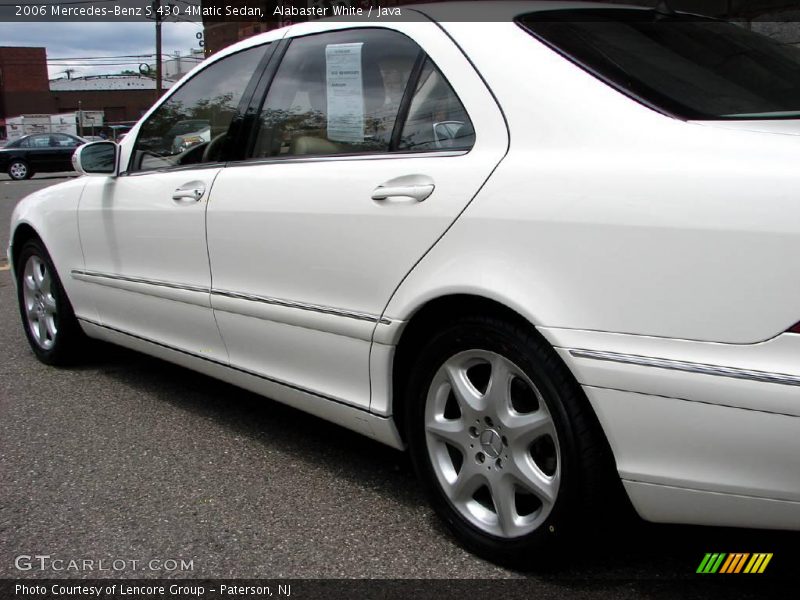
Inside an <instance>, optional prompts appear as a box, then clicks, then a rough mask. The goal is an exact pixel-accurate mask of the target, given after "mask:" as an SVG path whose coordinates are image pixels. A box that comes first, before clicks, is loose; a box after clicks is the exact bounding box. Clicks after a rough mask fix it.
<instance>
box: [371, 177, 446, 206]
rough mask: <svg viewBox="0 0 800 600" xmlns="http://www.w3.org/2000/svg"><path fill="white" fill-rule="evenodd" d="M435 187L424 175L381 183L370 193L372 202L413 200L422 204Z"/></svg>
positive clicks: (398, 178)
mask: <svg viewBox="0 0 800 600" xmlns="http://www.w3.org/2000/svg"><path fill="white" fill-rule="evenodd" d="M435 188H436V186H435V185H434V183H433V180H432V179H431V178H430V177H426V176H425V175H405V176H404V177H397V178H396V179H392V180H391V181H387V182H386V183H382V184H381V185H379V186H378V187H376V188H375V190H374V191H373V192H372V199H373V200H388V199H389V198H413V199H414V200H416V201H417V202H422V201H423V200H425V199H426V198H428V197H429V196H430V195H431V194H432V193H433V190H434V189H435Z"/></svg>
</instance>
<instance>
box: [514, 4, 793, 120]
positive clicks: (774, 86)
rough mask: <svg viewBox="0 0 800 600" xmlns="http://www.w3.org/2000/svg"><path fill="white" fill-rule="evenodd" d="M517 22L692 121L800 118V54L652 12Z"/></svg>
mask: <svg viewBox="0 0 800 600" xmlns="http://www.w3.org/2000/svg"><path fill="white" fill-rule="evenodd" d="M518 22H519V23H520V24H521V25H522V26H523V27H524V28H525V29H527V30H528V31H529V32H530V33H532V34H534V35H535V36H536V37H538V38H539V39H541V40H542V41H544V42H545V43H547V44H549V45H551V46H553V47H555V48H556V49H557V50H558V51H560V52H561V53H563V54H565V55H566V56H567V57H568V58H570V59H572V60H573V61H575V62H577V63H578V64H580V65H581V66H583V67H584V68H586V69H587V70H589V71H591V72H593V73H594V74H596V75H597V76H598V77H600V78H601V79H604V80H605V81H607V82H608V83H610V84H611V85H613V86H615V87H617V88H618V89H620V90H621V91H623V92H625V93H627V94H628V95H631V96H633V97H636V98H638V99H640V100H642V101H643V102H645V103H647V104H650V105H653V106H655V107H657V108H659V109H661V110H664V111H665V112H669V113H672V114H674V115H677V116H680V117H683V118H686V119H786V118H800V50H799V49H797V48H794V47H791V46H787V45H783V44H780V43H778V42H776V41H773V40H772V39H770V38H768V37H766V36H763V35H760V34H757V33H753V32H751V31H748V30H747V29H745V28H744V27H741V26H739V25H736V24H733V23H727V22H724V21H717V20H712V19H706V18H702V17H696V16H692V15H683V14H674V15H669V16H666V15H662V14H660V13H657V12H656V11H653V10H631V9H582V10H580V9H579V10H574V9H573V10H554V11H542V12H536V13H531V14H528V15H525V16H523V17H521V18H520V19H518Z"/></svg>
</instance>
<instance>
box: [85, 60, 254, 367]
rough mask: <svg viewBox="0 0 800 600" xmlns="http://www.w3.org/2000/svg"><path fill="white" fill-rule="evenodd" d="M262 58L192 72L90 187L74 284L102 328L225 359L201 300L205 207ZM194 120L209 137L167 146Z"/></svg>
mask: <svg viewBox="0 0 800 600" xmlns="http://www.w3.org/2000/svg"><path fill="white" fill-rule="evenodd" d="M267 52H268V45H260V46H257V47H254V48H250V49H247V50H242V51H240V52H237V53H234V54H231V55H228V56H226V57H224V58H222V59H220V60H217V61H215V62H214V63H212V64H211V65H210V66H208V67H206V68H204V69H203V70H201V71H199V72H198V73H197V74H196V75H194V76H193V77H192V78H190V79H189V80H188V81H187V82H186V83H184V84H182V85H181V87H180V88H179V89H178V90H176V91H175V92H174V93H172V94H171V95H169V96H168V97H167V98H166V100H165V101H164V102H162V103H161V104H160V106H158V107H157V108H156V109H155V110H154V111H153V112H151V113H150V114H149V115H148V116H147V117H146V118H145V120H144V121H143V122H142V123H141V124H140V126H139V127H138V130H137V131H136V132H134V133H133V134H132V135H135V141H133V140H131V142H132V143H133V148H132V150H131V151H130V152H128V154H129V155H130V160H129V162H128V163H127V165H125V166H124V168H125V169H126V170H125V172H123V173H121V174H120V175H119V176H118V177H107V178H103V177H92V178H90V179H89V180H88V182H87V185H86V188H85V190H84V193H83V196H82V198H81V202H80V207H79V225H80V234H81V243H82V246H83V251H84V258H85V264H84V265H83V266H80V267H78V268H76V269H74V270H73V272H72V277H74V278H75V279H77V280H79V281H81V282H82V284H83V285H86V286H91V287H92V290H91V291H92V296H93V297H94V299H95V302H96V309H97V315H98V318H99V320H100V322H101V324H102V325H104V326H106V327H109V328H112V329H115V330H118V331H121V332H123V333H128V334H133V335H135V336H138V337H140V338H144V339H146V340H148V341H154V342H157V343H160V344H163V345H166V346H168V347H171V348H176V349H179V350H181V351H183V352H188V353H190V354H193V355H198V356H202V357H205V358H209V359H212V360H218V361H227V353H226V352H225V348H224V344H223V343H222V341H221V339H220V336H219V332H218V330H217V327H216V324H215V323H214V318H213V314H212V312H211V308H210V303H209V290H210V287H211V275H210V272H209V264H208V252H207V247H206V237H205V231H206V206H207V201H208V198H209V195H210V194H211V190H212V186H213V184H214V180H215V178H216V177H217V175H218V174H219V173H220V170H221V169H222V167H223V165H224V160H225V158H226V153H227V152H228V149H229V148H230V147H231V144H230V142H231V137H232V136H233V135H234V133H233V131H234V130H235V127H231V123H232V122H235V121H234V117H236V116H237V115H238V112H239V110H240V103H241V102H243V98H244V97H246V95H247V93H249V92H250V91H251V90H252V87H248V86H252V83H251V82H252V81H253V79H254V74H255V73H259V72H260V71H261V70H262V68H263V63H262V61H264V60H265V59H266V53H267ZM195 119H196V120H203V121H206V122H208V123H209V127H210V137H206V138H205V139H203V140H197V143H193V144H178V145H176V144H174V141H175V140H174V139H169V135H168V134H169V132H170V131H171V130H172V129H173V128H174V127H175V125H176V124H177V123H179V122H181V121H186V120H195ZM122 155H123V156H125V152H122Z"/></svg>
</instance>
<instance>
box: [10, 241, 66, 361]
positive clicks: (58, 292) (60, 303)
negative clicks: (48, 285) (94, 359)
mask: <svg viewBox="0 0 800 600" xmlns="http://www.w3.org/2000/svg"><path fill="white" fill-rule="evenodd" d="M31 256H37V257H39V258H40V259H41V260H42V261H43V262H44V263H45V266H46V267H47V269H48V271H49V272H50V277H51V281H52V289H53V297H54V298H55V300H56V316H55V324H56V331H57V333H56V338H55V341H54V344H53V346H52V348H49V349H44V348H42V347H41V346H40V345H39V344H38V342H37V341H36V339H35V338H34V337H33V333H32V332H31V330H30V327H29V326H28V317H27V315H26V313H25V297H24V289H23V288H24V285H25V281H24V276H25V275H24V270H25V265H26V263H27V262H28V259H29V258H30V257H31ZM15 267H16V276H17V305H18V306H19V314H20V318H21V319H22V327H23V329H24V330H25V337H26V338H27V339H28V343H29V344H30V346H31V349H32V350H33V352H34V353H35V354H36V356H37V357H38V358H39V360H41V361H42V362H44V363H46V364H58V363H62V362H64V359H65V356H66V353H67V351H68V349H67V346H68V342H69V339H68V338H69V336H70V334H71V333H72V331H70V330H71V327H70V325H71V319H72V320H74V316H73V314H72V308H71V306H70V304H69V300H68V299H67V297H66V294H65V293H64V288H63V286H62V285H61V280H60V279H59V277H58V272H57V271H56V269H55V266H54V265H53V261H52V260H51V258H50V255H49V254H48V252H47V250H46V249H45V248H44V245H43V244H42V243H41V242H40V241H39V240H36V239H32V240H28V241H27V242H25V244H24V245H23V246H22V249H21V250H20V253H19V258H18V260H17V264H16V266H15Z"/></svg>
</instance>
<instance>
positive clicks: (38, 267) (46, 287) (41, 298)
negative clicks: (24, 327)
mask: <svg viewBox="0 0 800 600" xmlns="http://www.w3.org/2000/svg"><path fill="white" fill-rule="evenodd" d="M22 299H23V301H24V303H25V316H26V317H27V320H28V329H30V332H31V335H32V336H33V339H34V340H36V343H37V344H38V345H39V347H40V348H42V349H43V350H50V348H52V347H53V344H55V341H56V335H58V330H57V328H56V314H57V308H58V307H57V304H56V298H55V296H54V295H53V278H52V276H51V274H50V271H49V269H48V268H47V265H46V264H45V262H44V261H43V260H42V259H41V258H40V257H39V256H36V255H33V256H31V257H30V258H28V261H27V262H26V263H25V267H24V269H23V271H22Z"/></svg>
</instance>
